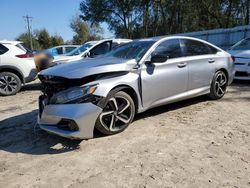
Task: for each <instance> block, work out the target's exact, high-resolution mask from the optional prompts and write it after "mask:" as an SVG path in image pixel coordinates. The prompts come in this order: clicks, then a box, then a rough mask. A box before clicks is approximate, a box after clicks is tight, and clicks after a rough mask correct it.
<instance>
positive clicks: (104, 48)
mask: <svg viewBox="0 0 250 188" xmlns="http://www.w3.org/2000/svg"><path fill="white" fill-rule="evenodd" d="M110 48H111V41H109V42H104V43H101V44H99V45H98V46H96V47H95V48H93V49H92V50H91V51H90V56H96V55H103V54H106V53H107V52H109V51H110Z"/></svg>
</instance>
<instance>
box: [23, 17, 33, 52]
mask: <svg viewBox="0 0 250 188" xmlns="http://www.w3.org/2000/svg"><path fill="white" fill-rule="evenodd" d="M23 18H24V21H25V22H27V28H28V33H29V38H30V49H31V50H33V43H32V34H31V33H32V32H31V22H32V19H33V18H32V17H30V16H28V15H26V16H23Z"/></svg>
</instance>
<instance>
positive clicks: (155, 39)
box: [135, 35, 203, 42]
mask: <svg viewBox="0 0 250 188" xmlns="http://www.w3.org/2000/svg"><path fill="white" fill-rule="evenodd" d="M177 38H178V39H191V40H199V41H203V40H200V39H198V38H195V37H187V36H181V35H167V36H157V37H150V38H142V39H135V41H155V42H156V41H159V40H162V39H177Z"/></svg>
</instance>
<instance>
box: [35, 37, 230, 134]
mask: <svg viewBox="0 0 250 188" xmlns="http://www.w3.org/2000/svg"><path fill="white" fill-rule="evenodd" d="M233 77H234V65H233V60H232V58H231V56H230V55H229V54H228V53H227V52H225V51H223V50H221V49H220V48H218V47H216V46H214V45H212V44H210V43H207V42H205V41H202V40H199V39H195V38H190V37H178V36H172V37H157V38H149V39H140V40H135V41H133V42H130V43H127V44H125V45H123V46H121V47H119V48H117V49H115V50H113V51H111V52H110V53H108V54H107V55H105V56H103V57H98V58H95V59H85V60H79V61H76V62H73V63H69V64H64V65H58V66H55V67H53V68H50V69H48V70H45V71H43V72H41V73H40V75H39V78H40V80H41V82H42V85H43V95H41V96H40V98H39V117H38V123H39V125H40V127H41V128H42V129H44V130H46V131H48V132H50V133H53V134H57V135H60V136H63V137H67V138H73V139H88V138H92V137H93V132H94V128H96V129H97V130H99V131H100V132H101V133H103V134H106V135H111V134H116V133H119V132H121V131H123V130H125V129H126V128H127V127H128V125H129V124H130V123H131V122H132V121H133V118H134V116H135V114H136V113H141V112H144V111H145V110H148V109H150V108H154V107H157V106H160V105H165V104H169V103H173V102H176V101H180V100H185V99H188V98H192V97H196V96H200V95H207V96H208V97H209V98H211V99H220V98H222V97H223V96H224V94H225V92H226V88H227V86H228V85H229V84H231V82H232V80H233Z"/></svg>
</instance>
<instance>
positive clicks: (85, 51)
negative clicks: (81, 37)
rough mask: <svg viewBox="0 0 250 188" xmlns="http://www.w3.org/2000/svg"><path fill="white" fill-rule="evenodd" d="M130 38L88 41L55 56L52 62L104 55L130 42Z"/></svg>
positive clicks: (64, 61)
mask: <svg viewBox="0 0 250 188" xmlns="http://www.w3.org/2000/svg"><path fill="white" fill-rule="evenodd" d="M131 41H132V40H130V39H104V40H100V41H89V42H86V43H84V44H83V45H82V46H80V47H78V48H76V49H75V50H73V51H72V52H70V53H68V54H65V55H64V56H57V57H55V58H54V62H60V63H67V62H69V61H75V60H80V59H82V58H86V57H91V58H92V57H96V56H99V55H104V54H106V53H108V52H109V51H111V50H112V49H114V48H117V47H118V46H120V45H122V44H125V43H128V42H131Z"/></svg>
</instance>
